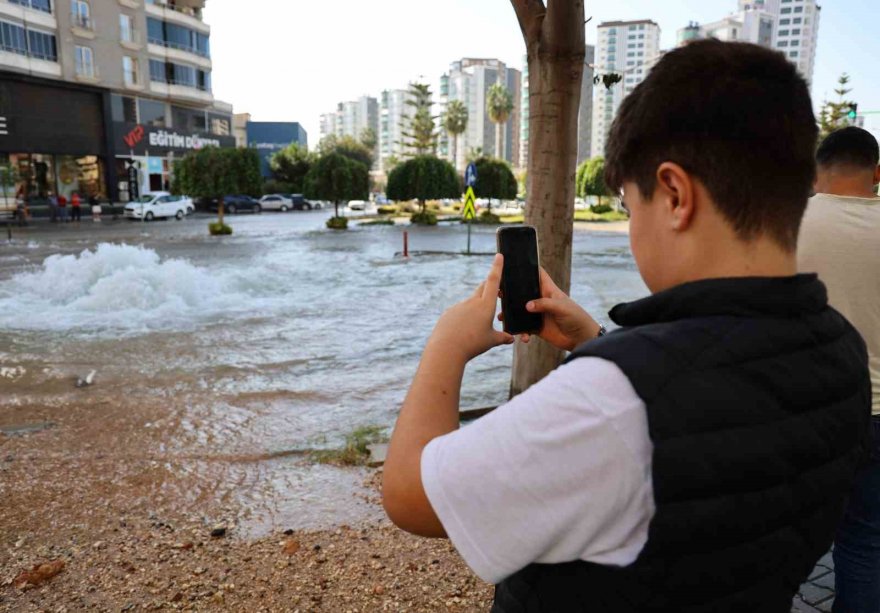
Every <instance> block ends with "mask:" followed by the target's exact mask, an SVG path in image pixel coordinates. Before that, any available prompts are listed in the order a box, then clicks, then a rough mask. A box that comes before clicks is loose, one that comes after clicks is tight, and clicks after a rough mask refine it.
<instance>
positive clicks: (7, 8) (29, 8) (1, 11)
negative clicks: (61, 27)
mask: <svg viewBox="0 0 880 613" xmlns="http://www.w3.org/2000/svg"><path fill="white" fill-rule="evenodd" d="M0 17H12V18H14V19H15V20H16V21H19V22H25V23H27V24H29V25H36V26H42V27H44V28H48V29H50V30H54V29H56V28H58V21H57V20H56V19H55V15H53V14H52V13H50V12H47V11H44V10H42V9H39V8H34V6H33V5H31V4H30V3H29V2H28V0H16V1H6V0H0Z"/></svg>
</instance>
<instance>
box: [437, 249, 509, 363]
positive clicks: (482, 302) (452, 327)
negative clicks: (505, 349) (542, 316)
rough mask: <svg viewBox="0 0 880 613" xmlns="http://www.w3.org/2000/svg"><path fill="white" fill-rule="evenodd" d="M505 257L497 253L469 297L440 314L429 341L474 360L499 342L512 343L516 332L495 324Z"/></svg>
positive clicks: (503, 343)
mask: <svg viewBox="0 0 880 613" xmlns="http://www.w3.org/2000/svg"><path fill="white" fill-rule="evenodd" d="M503 267H504V257H503V256H501V255H496V256H495V260H494V261H493V262H492V269H491V270H490V271H489V276H488V277H487V278H486V280H485V281H483V283H481V284H480V286H479V287H478V288H477V289H476V291H475V292H474V293H473V295H472V296H471V297H470V298H468V299H467V300H463V301H462V302H459V303H458V304H456V305H455V306H452V307H450V308H449V309H447V310H446V312H445V313H443V315H441V316H440V319H439V321H438V322H437V325H436V326H435V327H434V332H433V333H432V334H431V338H430V339H429V341H428V343H429V344H432V345H438V346H440V347H441V348H442V350H443V351H446V352H449V353H451V354H453V355H455V354H457V355H458V356H460V357H461V358H462V359H464V360H465V361H468V360H472V359H473V358H475V357H477V356H478V355H480V354H481V353H485V352H486V351H488V350H489V349H492V348H493V347H497V346H498V345H509V344H510V343H512V342H513V341H514V338H513V336H511V335H510V334H507V333H506V332H500V331H498V330H495V329H494V328H493V327H492V324H493V321H494V319H495V310H496V307H497V303H498V291H499V288H500V287H501V270H502V269H503Z"/></svg>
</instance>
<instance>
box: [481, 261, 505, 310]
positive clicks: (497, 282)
mask: <svg viewBox="0 0 880 613" xmlns="http://www.w3.org/2000/svg"><path fill="white" fill-rule="evenodd" d="M502 270H504V256H503V255H501V254H500V253H499V254H497V255H496V256H495V259H494V260H492V268H491V269H490V270H489V276H488V277H486V288H485V291H484V292H483V297H484V298H489V299H491V300H492V302H493V303H494V302H495V301H496V300H497V299H498V292H499V291H501V271H502Z"/></svg>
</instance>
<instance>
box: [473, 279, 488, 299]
mask: <svg viewBox="0 0 880 613" xmlns="http://www.w3.org/2000/svg"><path fill="white" fill-rule="evenodd" d="M485 289H486V282H485V281H483V282H482V283H480V284H479V285H478V286H477V289H475V290H474V294H473V297H474V298H482V297H483V292H484V291H485Z"/></svg>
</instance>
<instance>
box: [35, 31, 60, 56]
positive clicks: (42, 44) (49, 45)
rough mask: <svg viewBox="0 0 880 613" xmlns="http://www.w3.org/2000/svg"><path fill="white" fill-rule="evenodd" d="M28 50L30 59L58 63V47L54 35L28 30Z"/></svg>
mask: <svg viewBox="0 0 880 613" xmlns="http://www.w3.org/2000/svg"><path fill="white" fill-rule="evenodd" d="M28 48H29V51H30V55H31V57H35V58H37V59H40V60H48V61H50V62H57V61H58V47H57V46H56V42H55V35H54V34H46V33H44V32H36V31H34V30H28Z"/></svg>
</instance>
